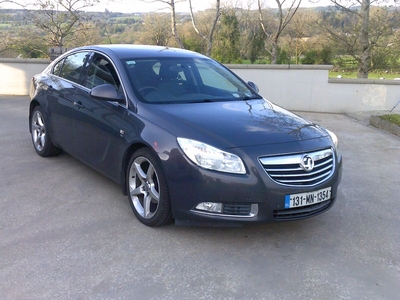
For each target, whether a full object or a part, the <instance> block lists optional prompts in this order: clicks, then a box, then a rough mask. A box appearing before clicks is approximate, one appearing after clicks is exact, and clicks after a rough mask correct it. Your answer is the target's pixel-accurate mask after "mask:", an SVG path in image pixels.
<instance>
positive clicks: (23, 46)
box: [0, 0, 400, 78]
mask: <svg viewBox="0 0 400 300" xmlns="http://www.w3.org/2000/svg"><path fill="white" fill-rule="evenodd" d="M99 1H100V0H32V1H28V2H25V4H24V5H21V8H20V9H18V10H0V56H2V57H6V56H11V57H12V56H14V57H15V55H19V56H22V57H48V56H49V48H57V49H61V50H63V49H68V48H73V47H76V46H81V45H87V44H100V43H113V44H116V43H134V44H152V45H161V46H173V47H180V48H186V49H190V50H193V51H197V52H200V53H203V54H206V55H208V56H211V57H213V58H215V59H217V60H218V61H220V62H222V63H243V62H245V63H246V62H248V63H270V64H333V65H334V66H335V68H338V69H348V70H350V69H351V70H357V72H358V77H359V78H367V77H368V73H369V72H370V71H373V70H377V69H379V70H382V69H383V70H387V71H388V72H392V71H393V72H398V71H400V47H399V46H400V30H399V27H400V25H399V24H400V22H399V21H400V13H399V10H398V7H397V6H396V5H395V3H394V2H393V5H386V6H383V5H382V3H380V2H379V1H378V0H375V1H374V0H372V1H371V0H330V1H331V4H332V5H330V6H327V7H318V8H305V7H302V6H301V4H302V1H305V0H290V1H288V0H275V5H274V6H267V5H266V4H265V2H264V1H263V0H254V1H255V3H254V4H255V7H256V8H254V6H252V7H250V6H249V7H247V8H243V7H234V6H232V5H226V4H222V3H221V0H215V2H214V6H213V7H212V8H210V9H207V10H205V11H199V12H193V9H192V2H191V0H184V1H185V2H186V3H187V5H188V7H189V13H177V12H176V10H175V8H176V4H177V3H178V2H180V0H151V1H153V2H154V1H156V2H160V4H162V5H164V6H165V8H166V9H167V12H152V13H145V14H123V13H113V12H110V11H108V10H105V11H104V12H101V13H90V12H86V11H85V9H86V8H88V7H91V6H95V5H96V4H98V3H99ZM146 1H149V0H137V1H134V2H146ZM2 2H10V1H8V0H0V7H1V3H2ZM387 4H388V3H387Z"/></svg>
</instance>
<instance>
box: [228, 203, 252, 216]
mask: <svg viewBox="0 0 400 300" xmlns="http://www.w3.org/2000/svg"><path fill="white" fill-rule="evenodd" d="M250 212H251V204H224V209H223V212H222V213H223V214H224V215H233V216H247V215H249V214H250Z"/></svg>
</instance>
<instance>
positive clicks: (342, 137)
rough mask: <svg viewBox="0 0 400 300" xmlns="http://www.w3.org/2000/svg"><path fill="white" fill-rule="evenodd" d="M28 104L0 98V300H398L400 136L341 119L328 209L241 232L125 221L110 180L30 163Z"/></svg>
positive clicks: (325, 120)
mask: <svg viewBox="0 0 400 300" xmlns="http://www.w3.org/2000/svg"><path fill="white" fill-rule="evenodd" d="M28 104H29V101H28V98H27V97H16V96H14V97H5V96H2V97H0V298H1V299H13V300H15V299H291V300H292V299H319V300H321V299H399V295H400V138H399V137H397V136H394V135H391V134H389V133H386V132H383V131H380V130H378V129H376V128H374V127H371V126H367V124H366V123H365V122H362V121H359V120H357V119H354V118H352V117H349V116H346V115H336V114H312V113H299V114H300V115H303V116H305V117H307V118H308V119H310V120H312V121H315V122H317V123H320V124H321V125H323V126H325V127H327V128H328V129H330V130H332V131H334V132H335V133H336V134H337V135H338V137H339V141H340V150H341V152H342V154H343V159H344V170H343V179H342V183H341V186H340V187H339V195H338V199H337V202H336V204H335V206H334V207H333V208H332V209H331V210H330V211H328V212H326V213H325V214H322V215H320V216H318V217H315V218H312V219H308V220H303V221H295V222H287V223H279V224H263V225H255V226H246V227H243V228H207V227H183V226H175V225H170V226H166V227H162V228H157V229H152V228H148V227H145V226H144V225H142V224H141V223H139V221H138V220H137V219H136V218H135V217H134V215H133V213H132V211H131V209H130V206H129V203H128V198H127V197H125V196H123V195H122V194H121V192H120V188H119V186H118V185H117V184H115V183H113V182H112V181H110V180H108V179H107V178H105V177H104V176H102V175H100V174H99V173H97V172H95V171H93V170H92V169H90V168H88V167H87V166H85V165H84V164H82V163H80V162H79V161H77V160H75V159H74V158H72V157H71V156H69V155H67V154H61V155H60V156H58V157H53V158H47V159H45V158H41V157H39V156H38V155H37V154H36V153H35V151H34V149H33V146H32V143H31V140H30V135H29V131H28V120H27V115H28Z"/></svg>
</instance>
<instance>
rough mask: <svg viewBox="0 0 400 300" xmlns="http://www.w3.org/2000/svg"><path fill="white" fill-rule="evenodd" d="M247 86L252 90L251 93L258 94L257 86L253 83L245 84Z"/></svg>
mask: <svg viewBox="0 0 400 300" xmlns="http://www.w3.org/2000/svg"><path fill="white" fill-rule="evenodd" d="M247 85H248V86H250V87H251V88H252V89H253V91H255V92H256V93H258V92H259V91H260V90H259V89H258V86H257V84H255V83H254V82H253V81H249V82H248V83H247Z"/></svg>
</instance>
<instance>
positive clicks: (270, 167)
mask: <svg viewBox="0 0 400 300" xmlns="http://www.w3.org/2000/svg"><path fill="white" fill-rule="evenodd" d="M310 158H311V162H312V164H313V168H312V169H311V170H307V168H306V167H309V166H310V165H308V166H307V165H306V166H304V163H303V164H302V162H304V161H305V160H307V159H308V160H310ZM259 161H260V163H261V165H262V166H263V167H264V170H265V171H266V172H267V174H268V175H269V177H271V179H272V180H274V181H275V182H277V183H279V184H282V185H288V186H314V185H317V184H319V183H321V182H324V181H325V180H327V179H329V178H330V177H331V176H332V174H333V172H334V169H335V156H334V154H333V151H332V149H325V150H320V151H315V152H310V153H299V154H292V155H285V156H273V157H261V158H260V159H259ZM308 162H309V163H310V161H308Z"/></svg>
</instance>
